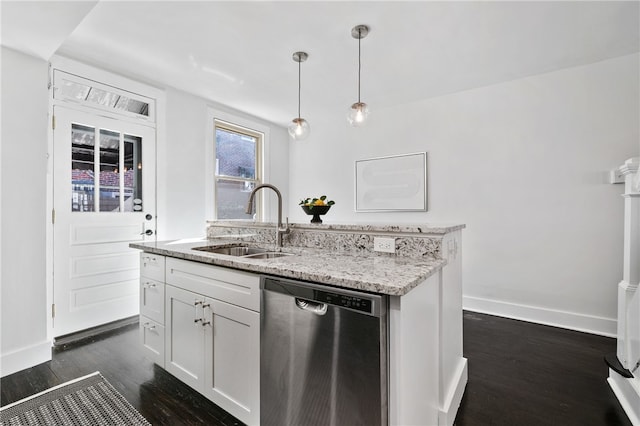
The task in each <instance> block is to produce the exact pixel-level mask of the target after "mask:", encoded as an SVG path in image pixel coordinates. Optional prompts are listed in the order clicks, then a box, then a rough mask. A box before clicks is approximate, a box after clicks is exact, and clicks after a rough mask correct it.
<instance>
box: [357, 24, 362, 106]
mask: <svg viewBox="0 0 640 426" xmlns="http://www.w3.org/2000/svg"><path fill="white" fill-rule="evenodd" d="M361 41H362V30H361V29H360V28H358V103H360V70H361V68H362V63H361V61H360V42H361Z"/></svg>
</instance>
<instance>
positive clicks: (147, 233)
mask: <svg viewBox="0 0 640 426" xmlns="http://www.w3.org/2000/svg"><path fill="white" fill-rule="evenodd" d="M145 234H146V235H153V231H152V230H151V229H147V230H146V231H144V232H141V233H140V235H145Z"/></svg>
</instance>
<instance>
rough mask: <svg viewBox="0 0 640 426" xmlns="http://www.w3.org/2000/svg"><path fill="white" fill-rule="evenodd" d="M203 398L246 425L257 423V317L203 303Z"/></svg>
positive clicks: (225, 305)
mask: <svg viewBox="0 0 640 426" xmlns="http://www.w3.org/2000/svg"><path fill="white" fill-rule="evenodd" d="M208 304H210V305H211V308H210V310H209V311H206V310H205V312H207V315H206V316H205V322H207V321H210V322H211V324H210V325H206V326H205V327H206V331H205V357H204V359H205V391H204V394H205V395H206V396H207V397H208V398H209V399H211V400H212V401H213V402H215V403H216V404H218V405H219V406H220V407H222V408H224V409H225V410H226V411H228V412H229V413H231V414H233V415H234V416H236V417H237V418H239V419H240V420H242V421H244V422H245V423H247V424H258V423H260V416H259V408H260V314H259V313H258V312H255V311H251V310H249V309H244V308H240V307H238V306H235V305H231V304H229V303H224V302H220V301H217V300H213V299H207V300H206V302H205V305H208Z"/></svg>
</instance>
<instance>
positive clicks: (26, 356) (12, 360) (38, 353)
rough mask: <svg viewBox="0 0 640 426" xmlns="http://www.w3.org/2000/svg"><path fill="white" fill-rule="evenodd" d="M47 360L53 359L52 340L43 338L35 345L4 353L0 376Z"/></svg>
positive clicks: (0, 361)
mask: <svg viewBox="0 0 640 426" xmlns="http://www.w3.org/2000/svg"><path fill="white" fill-rule="evenodd" d="M47 361H51V342H50V341H49V340H43V341H41V342H38V343H36V344H34V345H31V346H26V347H24V348H20V349H17V350H15V351H11V352H8V353H5V354H2V357H1V358H0V377H4V376H8V375H9V374H13V373H16V372H18V371H21V370H24V369H26V368H30V367H33V366H34V365H38V364H42V363H43V362H47Z"/></svg>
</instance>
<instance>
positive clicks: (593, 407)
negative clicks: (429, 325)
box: [456, 312, 631, 426]
mask: <svg viewBox="0 0 640 426" xmlns="http://www.w3.org/2000/svg"><path fill="white" fill-rule="evenodd" d="M615 345H616V341H615V339H612V338H607V337H602V336H596V335H592V334H587V333H580V332H576V331H570V330H565V329H561V328H556V327H549V326H544V325H539V324H532V323H528V322H524V321H517V320H511V319H506V318H500V317H495V316H490V315H483V314H477V313H472V312H465V314H464V354H465V357H467V358H468V360H469V382H468V383H467V389H466V391H465V395H464V397H463V400H462V405H461V407H460V410H459V411H458V416H457V418H456V424H457V425H459V426H465V425H489V424H490V425H514V424H517V425H521V426H527V425H536V426H538V425H563V426H570V425H576V426H588V425H594V426H596V425H598V426H601V425H630V424H631V423H630V422H629V420H628V418H627V417H626V415H625V413H624V411H623V410H622V408H621V407H620V405H619V403H618V401H617V399H616V398H615V396H614V395H613V392H612V391H611V389H610V388H609V386H608V384H607V382H606V379H607V376H608V369H607V366H606V365H605V363H604V355H605V354H607V353H610V352H612V351H614V352H615Z"/></svg>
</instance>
